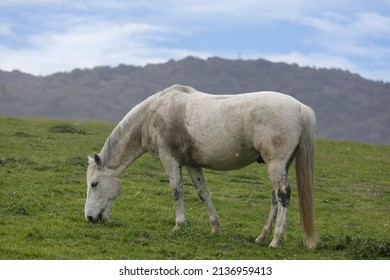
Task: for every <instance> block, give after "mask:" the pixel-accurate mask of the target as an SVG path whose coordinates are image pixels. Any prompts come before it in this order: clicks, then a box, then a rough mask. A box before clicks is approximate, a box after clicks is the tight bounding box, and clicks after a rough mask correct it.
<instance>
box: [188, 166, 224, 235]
mask: <svg viewBox="0 0 390 280" xmlns="http://www.w3.org/2000/svg"><path fill="white" fill-rule="evenodd" d="M187 171H188V174H189V175H190V177H191V180H192V183H193V185H194V187H195V189H196V191H197V193H198V195H199V198H200V200H202V202H203V204H204V206H205V208H206V210H207V213H208V214H209V219H210V223H211V231H212V233H219V231H220V221H219V217H218V214H217V211H216V210H215V208H214V205H213V203H212V201H211V198H210V191H209V189H208V187H207V183H206V180H205V178H204V176H203V172H202V169H201V168H195V167H187Z"/></svg>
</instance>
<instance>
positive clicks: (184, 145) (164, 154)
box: [85, 85, 316, 248]
mask: <svg viewBox="0 0 390 280" xmlns="http://www.w3.org/2000/svg"><path fill="white" fill-rule="evenodd" d="M145 152H149V153H151V154H152V155H153V156H155V157H156V158H158V159H159V160H160V161H161V162H162V164H163V166H164V168H165V170H166V172H167V174H168V175H169V182H170V185H171V190H172V195H173V198H174V202H175V208H176V226H175V228H174V230H177V229H179V228H181V227H184V226H185V225H186V217H185V212H184V201H183V183H182V179H181V168H182V167H183V166H184V167H185V168H186V169H187V171H188V173H189V175H190V177H191V180H192V183H193V184H194V186H195V188H196V190H197V192H198V194H199V197H200V199H201V200H202V201H203V203H204V205H205V208H206V210H207V212H208V214H209V218H210V222H211V227H212V232H213V233H218V232H219V229H220V221H219V217H218V214H217V212H216V210H215V208H214V206H213V204H212V202H211V199H210V192H209V189H208V187H207V184H206V181H205V179H204V177H203V172H202V167H204V168H210V169H214V170H233V169H239V168H242V167H245V166H247V165H249V164H251V163H253V162H255V161H257V162H259V163H265V164H266V166H267V169H268V174H269V177H270V179H271V182H272V185H273V191H272V203H271V210H270V213H269V216H268V219H267V222H266V224H265V226H264V227H263V230H262V232H261V234H260V235H259V237H258V238H257V239H256V242H257V243H261V242H265V241H266V240H267V239H268V237H269V236H270V234H271V231H272V226H273V223H274V222H275V220H276V225H275V232H274V237H273V240H272V242H271V243H270V244H269V246H270V247H278V246H279V245H280V244H281V242H282V241H283V239H284V238H285V231H286V223H287V220H286V219H287V209H288V205H289V200H290V192H291V189H290V186H289V183H288V180H287V176H288V170H289V167H290V164H291V163H292V161H293V160H294V158H296V174H297V185H298V194H299V206H300V215H301V223H302V227H303V231H304V234H305V244H306V245H307V246H308V247H309V248H313V247H315V245H316V237H315V233H314V225H313V165H314V153H315V115H314V112H313V111H312V110H311V109H310V108H309V107H308V106H306V105H304V104H302V103H300V102H299V101H297V100H296V99H294V98H293V97H291V96H288V95H285V94H281V93H277V92H254V93H246V94H237V95H210V94H206V93H201V92H199V91H196V90H195V89H193V88H191V87H186V86H180V85H174V86H172V87H170V88H167V89H165V90H163V91H161V92H158V93H156V94H154V95H152V96H150V97H149V98H148V99H146V100H145V101H143V102H141V103H140V104H138V105H137V106H135V107H134V108H133V109H132V110H131V111H130V112H129V113H128V114H127V115H126V116H125V117H124V118H123V119H122V120H121V121H120V123H119V124H118V125H117V127H116V128H115V129H114V130H113V131H112V133H111V135H110V136H109V137H108V138H107V140H106V142H105V144H104V147H103V148H102V150H101V152H100V153H99V154H95V155H94V157H93V158H92V157H88V158H89V166H88V170H87V186H88V189H87V199H86V204H85V218H86V219H87V220H88V221H89V222H91V223H97V222H106V221H107V220H108V215H109V212H110V209H111V206H112V204H113V202H114V200H115V199H116V198H117V197H118V195H119V194H120V190H121V186H120V182H119V178H120V176H121V174H122V173H123V171H124V170H125V169H126V168H127V167H128V166H129V165H130V164H131V163H132V162H133V161H135V160H136V159H137V158H139V157H140V156H141V155H142V154H144V153H145Z"/></svg>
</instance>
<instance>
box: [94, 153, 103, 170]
mask: <svg viewBox="0 0 390 280" xmlns="http://www.w3.org/2000/svg"><path fill="white" fill-rule="evenodd" d="M93 159H94V161H95V163H96V165H97V166H98V167H102V159H101V158H100V156H99V155H98V154H94V155H93Z"/></svg>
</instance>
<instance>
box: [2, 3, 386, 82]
mask: <svg viewBox="0 0 390 280" xmlns="http://www.w3.org/2000/svg"><path fill="white" fill-rule="evenodd" d="M190 55H191V56H195V57H199V58H202V59H206V58H208V57H215V56H218V57H221V58H226V59H244V60H249V59H259V58H261V59H266V60H269V61H273V62H286V63H290V64H292V63H296V64H298V65H300V66H310V67H316V68H337V69H343V70H348V71H350V72H352V73H357V74H359V75H361V76H363V77H365V78H368V79H372V80H383V81H387V82H390V0H370V1H367V0H327V1H313V0H219V1H216V0H176V1H174V0H167V1H162V0H160V1H159V0H148V1H141V0H101V1H99V0H75V1H74V0H0V70H4V71H12V70H19V71H22V72H26V73H31V74H34V75H42V76H45V75H50V74H53V73H56V72H69V71H72V70H73V69H75V68H81V69H84V68H93V67H96V66H106V65H108V66H112V67H115V66H117V65H119V64H126V65H139V66H143V65H146V64H151V63H164V62H166V61H168V60H170V59H174V60H180V59H183V58H185V57H187V56H190Z"/></svg>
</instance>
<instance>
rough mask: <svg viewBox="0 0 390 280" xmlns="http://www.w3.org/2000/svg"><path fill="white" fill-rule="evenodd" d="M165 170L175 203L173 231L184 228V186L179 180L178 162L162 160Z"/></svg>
mask: <svg viewBox="0 0 390 280" xmlns="http://www.w3.org/2000/svg"><path fill="white" fill-rule="evenodd" d="M162 163H163V165H164V167H165V170H166V172H167V174H168V176H169V183H170V186H171V192H172V196H173V199H174V202H175V210H176V225H175V227H174V229H173V231H176V230H178V229H180V228H183V227H185V226H186V215H185V208H184V186H183V182H182V178H181V166H180V164H179V162H178V161H176V160H174V159H173V158H171V157H168V159H166V158H165V159H164V160H162Z"/></svg>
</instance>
